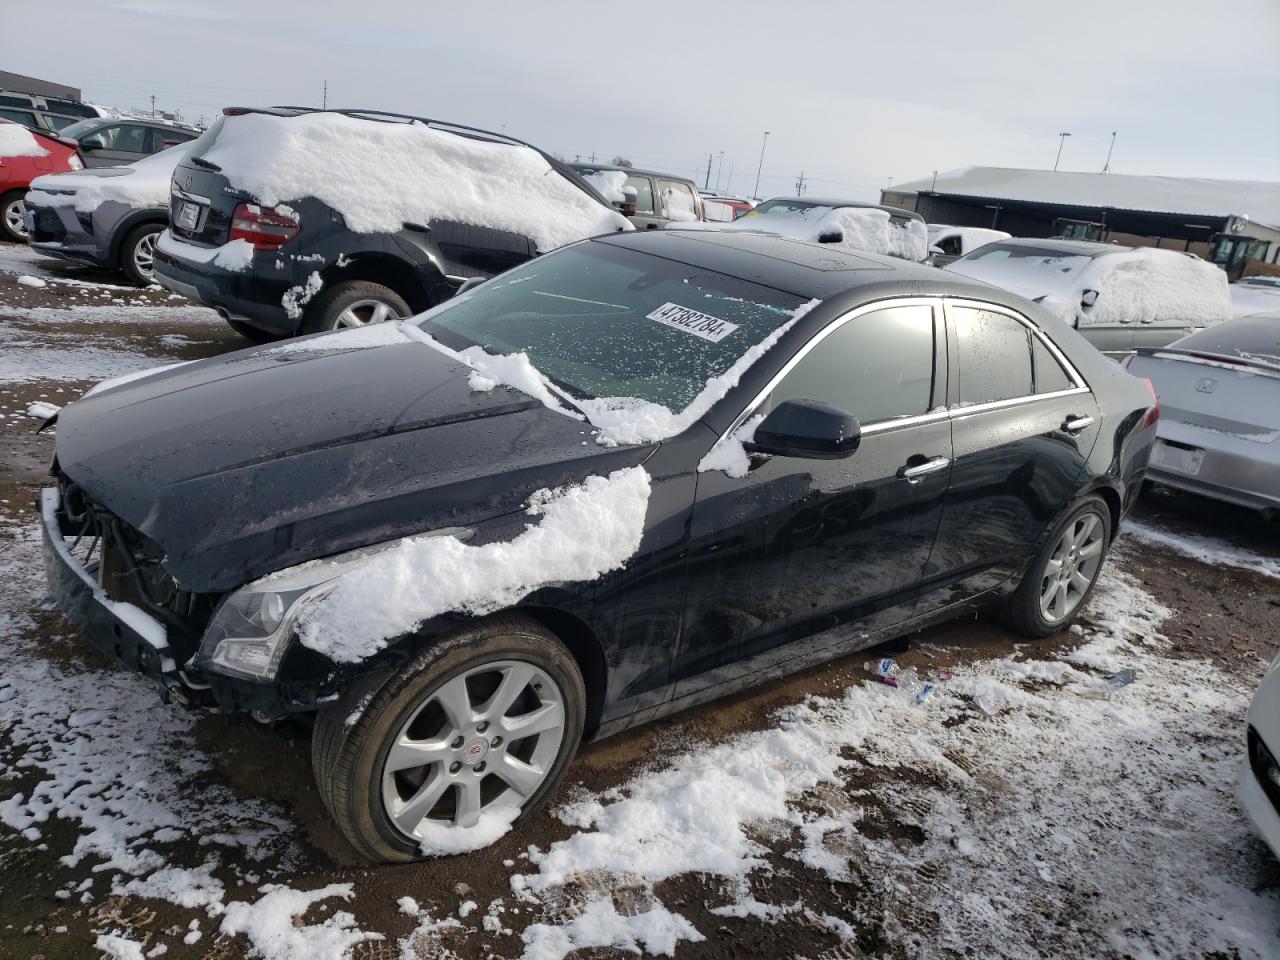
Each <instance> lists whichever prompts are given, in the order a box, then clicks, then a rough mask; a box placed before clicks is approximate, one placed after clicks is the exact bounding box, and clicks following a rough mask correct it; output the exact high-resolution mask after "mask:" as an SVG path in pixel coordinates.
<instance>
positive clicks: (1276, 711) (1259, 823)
mask: <svg viewBox="0 0 1280 960" xmlns="http://www.w3.org/2000/svg"><path fill="white" fill-rule="evenodd" d="M1248 724H1249V726H1248V738H1249V752H1248V755H1247V756H1246V757H1245V760H1244V762H1243V763H1242V764H1241V765H1240V780H1239V794H1240V803H1241V805H1243V807H1244V809H1245V812H1246V813H1248V814H1249V819H1251V820H1252V821H1253V823H1254V826H1256V827H1257V828H1258V832H1259V833H1260V834H1262V839H1263V840H1265V841H1267V846H1269V847H1270V848H1271V852H1272V853H1274V854H1275V855H1276V856H1277V857H1280V653H1278V654H1276V658H1275V659H1274V660H1272V661H1271V666H1270V667H1268V668H1267V672H1266V675H1265V676H1264V677H1263V678H1262V683H1261V684H1260V685H1259V686H1258V692H1257V693H1255V694H1254V695H1253V703H1252V704H1250V706H1249V718H1248Z"/></svg>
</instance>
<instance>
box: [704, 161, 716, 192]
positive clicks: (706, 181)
mask: <svg viewBox="0 0 1280 960" xmlns="http://www.w3.org/2000/svg"><path fill="white" fill-rule="evenodd" d="M715 157H716V155H715V153H714V152H713V153H708V154H707V175H706V176H705V177H703V178H702V189H703V190H708V189H710V187H711V161H712V160H714V159H715Z"/></svg>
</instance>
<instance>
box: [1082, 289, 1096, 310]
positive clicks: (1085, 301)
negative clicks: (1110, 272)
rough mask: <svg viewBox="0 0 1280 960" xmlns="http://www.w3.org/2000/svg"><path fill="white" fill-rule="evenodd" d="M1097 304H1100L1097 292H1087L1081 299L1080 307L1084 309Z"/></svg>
mask: <svg viewBox="0 0 1280 960" xmlns="http://www.w3.org/2000/svg"><path fill="white" fill-rule="evenodd" d="M1097 302H1098V291H1097V290H1086V291H1085V292H1084V293H1083V294H1082V295H1081V297H1080V306H1082V307H1092V306H1093V305H1094V304H1095V303H1097Z"/></svg>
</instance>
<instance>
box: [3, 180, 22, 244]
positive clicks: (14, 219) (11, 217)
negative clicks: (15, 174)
mask: <svg viewBox="0 0 1280 960" xmlns="http://www.w3.org/2000/svg"><path fill="white" fill-rule="evenodd" d="M26 195H27V191H25V190H10V191H9V192H8V193H6V194H5V195H4V196H2V197H0V235H2V236H3V237H4V239H6V240H12V241H14V242H15V243H26V242H27V225H26V224H25V223H23V221H22V209H23V205H22V200H23V198H24V197H25V196H26Z"/></svg>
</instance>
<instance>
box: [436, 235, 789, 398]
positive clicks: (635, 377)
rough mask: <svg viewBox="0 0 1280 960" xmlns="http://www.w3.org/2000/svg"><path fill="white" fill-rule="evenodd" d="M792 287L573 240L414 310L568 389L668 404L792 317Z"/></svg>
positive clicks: (442, 333) (443, 337)
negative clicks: (517, 356)
mask: <svg viewBox="0 0 1280 960" xmlns="http://www.w3.org/2000/svg"><path fill="white" fill-rule="evenodd" d="M801 303H802V298H800V297H797V296H795V295H794V294H790V293H784V292H782V291H780V290H774V289H772V288H770V287H764V286H760V285H758V284H754V283H750V282H748V281H745V280H739V279H736V278H734V277H728V276H725V275H723V274H720V273H714V272H711V271H708V270H705V269H702V268H700V267H696V266H689V265H687V264H684V263H679V262H677V261H674V260H667V259H665V258H663V257H656V256H653V255H651V254H647V253H639V252H637V251H635V250H627V249H623V248H620V247H615V246H612V245H610V244H607V243H580V244H576V245H574V246H572V247H568V248H566V249H564V250H562V251H559V252H556V253H552V254H548V255H546V256H542V257H539V258H538V259H536V260H531V261H530V262H529V263H527V264H525V265H523V266H521V267H517V268H516V269H514V270H510V271H508V272H507V273H504V274H502V275H501V276H499V277H496V278H494V279H493V280H490V281H489V282H488V283H486V284H484V285H483V286H481V287H479V288H477V289H476V290H475V291H474V293H472V294H469V295H468V294H464V295H463V296H462V297H459V298H458V299H456V300H450V301H448V302H446V303H445V304H443V305H442V306H440V307H438V308H436V309H435V310H432V311H430V312H428V313H427V314H425V315H423V316H422V317H420V318H419V319H418V321H417V322H418V323H419V324H420V326H421V327H422V329H423V330H425V331H427V332H428V333H430V334H431V335H432V336H434V337H436V338H437V339H438V340H440V341H441V342H443V343H444V344H445V345H447V346H449V347H452V348H453V349H455V350H465V349H466V348H467V347H471V346H477V345H478V346H481V347H483V348H484V349H485V350H486V351H487V352H489V353H493V354H510V353H526V354H528V356H529V360H530V362H532V364H533V365H534V367H536V368H537V369H538V371H539V372H541V373H542V374H543V375H544V376H546V377H548V378H549V379H550V380H551V381H552V382H553V383H555V384H557V385H558V386H560V387H561V388H562V389H564V390H566V391H568V392H569V393H570V394H571V395H573V396H575V397H578V398H579V399H587V398H594V397H634V398H637V399H639V400H644V401H648V402H651V403H656V404H660V405H662V406H664V407H666V408H668V409H669V410H672V411H677V410H681V409H683V408H684V407H686V406H688V405H689V404H690V403H691V402H692V401H693V399H694V398H695V397H697V396H698V394H699V393H700V392H701V391H702V390H703V388H704V387H706V385H707V381H708V380H710V379H711V378H712V377H715V376H718V375H719V374H722V373H724V372H725V371H726V370H728V369H729V367H730V366H732V365H733V363H734V362H735V361H736V360H738V359H739V358H740V357H741V356H742V355H743V354H744V353H746V352H747V351H748V350H749V349H750V348H751V347H753V346H755V345H756V344H758V343H760V341H762V340H764V339H765V338H766V337H767V336H768V335H769V334H770V333H772V332H773V331H774V330H776V329H777V328H778V327H780V326H782V325H783V324H785V323H786V322H787V321H789V320H791V319H792V311H793V310H795V309H796V308H797V307H798V306H800V304H801Z"/></svg>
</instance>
